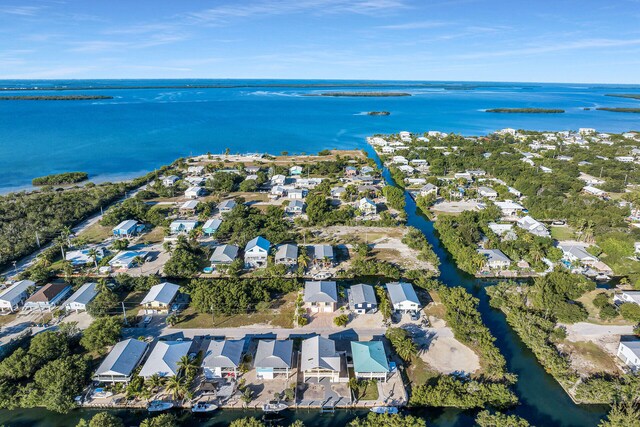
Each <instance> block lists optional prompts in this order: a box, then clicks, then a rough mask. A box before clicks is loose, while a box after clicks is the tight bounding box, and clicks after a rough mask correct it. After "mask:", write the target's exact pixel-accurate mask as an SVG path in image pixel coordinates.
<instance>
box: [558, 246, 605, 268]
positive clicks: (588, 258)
mask: <svg viewBox="0 0 640 427" xmlns="http://www.w3.org/2000/svg"><path fill="white" fill-rule="evenodd" d="M558 247H559V248H560V249H561V250H562V254H563V256H562V257H563V258H564V259H566V260H567V261H569V262H575V261H577V262H580V263H582V264H593V263H595V262H597V261H598V257H596V256H594V255H591V254H590V253H589V252H587V251H586V249H585V248H584V246H580V245H558Z"/></svg>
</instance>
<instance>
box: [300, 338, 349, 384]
mask: <svg viewBox="0 0 640 427" xmlns="http://www.w3.org/2000/svg"><path fill="white" fill-rule="evenodd" d="M341 364H342V361H341V357H340V354H338V352H336V343H335V341H333V340H331V339H329V338H325V337H321V336H319V335H317V336H315V337H312V338H307V339H306V340H304V341H302V352H301V358H300V370H301V371H302V378H303V381H304V382H307V380H308V379H311V378H313V379H316V380H321V379H323V378H328V379H329V381H330V382H338V381H339V380H340V370H341Z"/></svg>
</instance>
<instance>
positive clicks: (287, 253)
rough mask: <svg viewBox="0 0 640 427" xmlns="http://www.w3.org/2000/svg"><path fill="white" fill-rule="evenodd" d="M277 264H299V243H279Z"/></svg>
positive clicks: (275, 258) (275, 260)
mask: <svg viewBox="0 0 640 427" xmlns="http://www.w3.org/2000/svg"><path fill="white" fill-rule="evenodd" d="M274 262H275V263H276V264H284V265H288V266H295V265H297V264H298V245H296V244H293V243H283V244H281V245H278V247H277V249H276V255H275V257H274Z"/></svg>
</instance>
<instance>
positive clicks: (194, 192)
mask: <svg viewBox="0 0 640 427" xmlns="http://www.w3.org/2000/svg"><path fill="white" fill-rule="evenodd" d="M200 196H204V188H202V187H189V188H187V190H186V191H185V192H184V197H186V198H187V199H197V198H198V197H200Z"/></svg>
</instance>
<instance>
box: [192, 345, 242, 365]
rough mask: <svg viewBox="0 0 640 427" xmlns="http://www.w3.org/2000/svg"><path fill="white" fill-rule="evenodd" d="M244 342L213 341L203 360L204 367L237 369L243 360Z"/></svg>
mask: <svg viewBox="0 0 640 427" xmlns="http://www.w3.org/2000/svg"><path fill="white" fill-rule="evenodd" d="M243 348H244V340H221V341H216V340H213V341H211V342H210V343H209V347H207V351H206V353H205V355H204V359H202V367H206V368H237V367H238V366H240V362H241V359H242V349H243Z"/></svg>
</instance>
